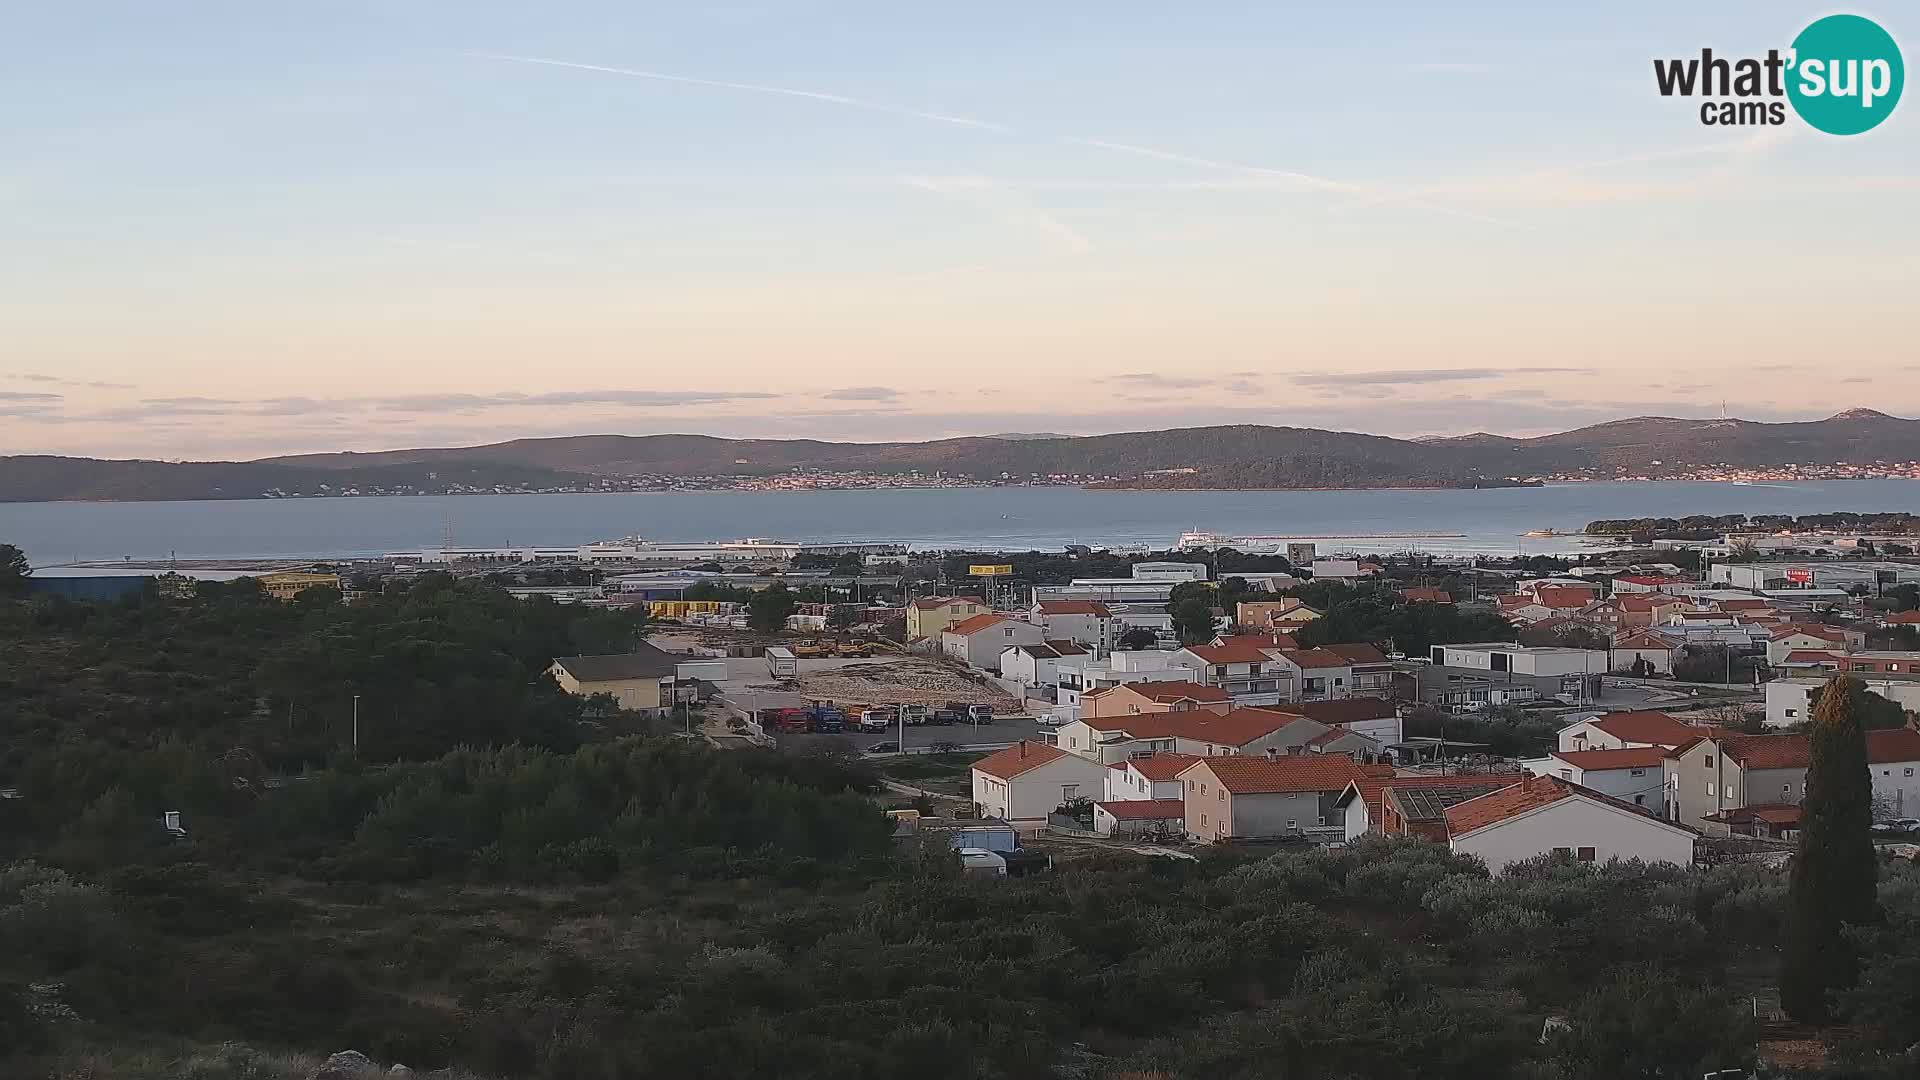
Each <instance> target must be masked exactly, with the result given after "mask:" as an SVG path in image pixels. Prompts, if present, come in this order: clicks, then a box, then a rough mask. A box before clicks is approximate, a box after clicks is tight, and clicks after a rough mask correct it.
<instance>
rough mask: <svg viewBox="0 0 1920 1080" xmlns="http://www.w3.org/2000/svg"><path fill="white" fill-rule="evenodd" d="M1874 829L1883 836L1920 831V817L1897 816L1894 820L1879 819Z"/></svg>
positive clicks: (1903, 834)
mask: <svg viewBox="0 0 1920 1080" xmlns="http://www.w3.org/2000/svg"><path fill="white" fill-rule="evenodd" d="M1873 831H1874V832H1876V833H1879V834H1880V835H1882V836H1906V835H1908V834H1909V833H1920V818H1895V819H1894V820H1892V821H1877V822H1875V823H1874V825H1873Z"/></svg>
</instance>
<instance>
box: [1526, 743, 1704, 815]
mask: <svg viewBox="0 0 1920 1080" xmlns="http://www.w3.org/2000/svg"><path fill="white" fill-rule="evenodd" d="M1667 753H1668V751H1667V748H1666V747H1664V746H1636V747H1633V748H1631V749H1625V750H1555V751H1554V752H1553V753H1551V754H1548V755H1547V756H1546V757H1543V758H1535V759H1533V760H1531V761H1523V762H1521V763H1520V764H1521V766H1522V767H1523V768H1525V769H1526V770H1527V771H1528V772H1530V773H1532V774H1533V775H1535V776H1557V777H1559V778H1560V779H1562V780H1571V781H1573V782H1574V783H1576V784H1579V785H1580V786H1581V787H1585V788H1592V789H1593V790H1595V791H1598V792H1600V793H1601V794H1602V795H1611V796H1613V797H1614V798H1616V799H1619V800H1620V801H1621V802H1627V803H1632V804H1633V805H1635V806H1637V807H1641V808H1642V809H1646V810H1650V811H1653V812H1655V813H1662V814H1664V813H1665V812H1666V796H1665V791H1666V783H1667V780H1666V760H1667Z"/></svg>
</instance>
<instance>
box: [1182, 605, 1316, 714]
mask: <svg viewBox="0 0 1920 1080" xmlns="http://www.w3.org/2000/svg"><path fill="white" fill-rule="evenodd" d="M1243 606H1244V605H1243ZM1281 654H1282V650H1280V649H1278V648H1274V647H1272V646H1263V645H1255V644H1237V643H1236V644H1232V645H1189V646H1187V647H1186V648H1184V649H1181V650H1179V651H1177V652H1175V653H1174V654H1173V659H1172V661H1171V662H1172V664H1173V665H1174V666H1177V667H1184V668H1187V669H1189V670H1191V671H1192V672H1194V675H1193V681H1195V682H1197V683H1201V684H1203V685H1206V686H1214V687H1219V688H1220V689H1222V690H1225V691H1226V692H1227V693H1228V694H1230V695H1231V696H1232V697H1233V700H1234V702H1235V703H1236V704H1241V705H1274V704H1278V703H1280V702H1283V701H1293V700H1295V699H1296V698H1297V697H1298V695H1299V683H1298V682H1296V681H1295V676H1296V674H1297V672H1298V670H1299V669H1298V668H1297V667H1295V666H1294V665H1293V664H1291V663H1289V662H1287V661H1286V660H1284V659H1282V657H1281Z"/></svg>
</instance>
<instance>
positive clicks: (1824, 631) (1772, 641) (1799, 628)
mask: <svg viewBox="0 0 1920 1080" xmlns="http://www.w3.org/2000/svg"><path fill="white" fill-rule="evenodd" d="M1866 643H1867V642H1866V636H1865V635H1864V634H1863V635H1860V637H1859V644H1860V645H1863V646H1864V645H1865V644H1866ZM1852 647H1854V646H1853V643H1852V642H1850V641H1849V640H1848V637H1847V632H1846V631H1844V630H1842V629H1840V628H1839V627H1837V626H1822V625H1819V624H1817V623H1795V624H1789V625H1786V626H1782V627H1779V628H1778V629H1776V630H1774V631H1773V632H1772V633H1771V634H1769V635H1767V663H1769V664H1780V663H1784V662H1785V661H1786V659H1787V654H1788V653H1791V652H1794V651H1796V650H1801V649H1832V650H1835V651H1838V652H1845V651H1847V650H1848V649H1850V648H1852Z"/></svg>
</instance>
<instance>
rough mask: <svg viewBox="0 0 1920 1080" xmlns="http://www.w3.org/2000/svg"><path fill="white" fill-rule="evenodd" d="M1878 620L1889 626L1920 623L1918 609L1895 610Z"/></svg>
mask: <svg viewBox="0 0 1920 1080" xmlns="http://www.w3.org/2000/svg"><path fill="white" fill-rule="evenodd" d="M1880 621H1881V622H1883V623H1886V624H1887V625H1889V626H1912V625H1914V624H1916V623H1920V611H1896V612H1893V613H1892V614H1889V615H1887V616H1885V617H1883V618H1882V619H1881V620H1880Z"/></svg>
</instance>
